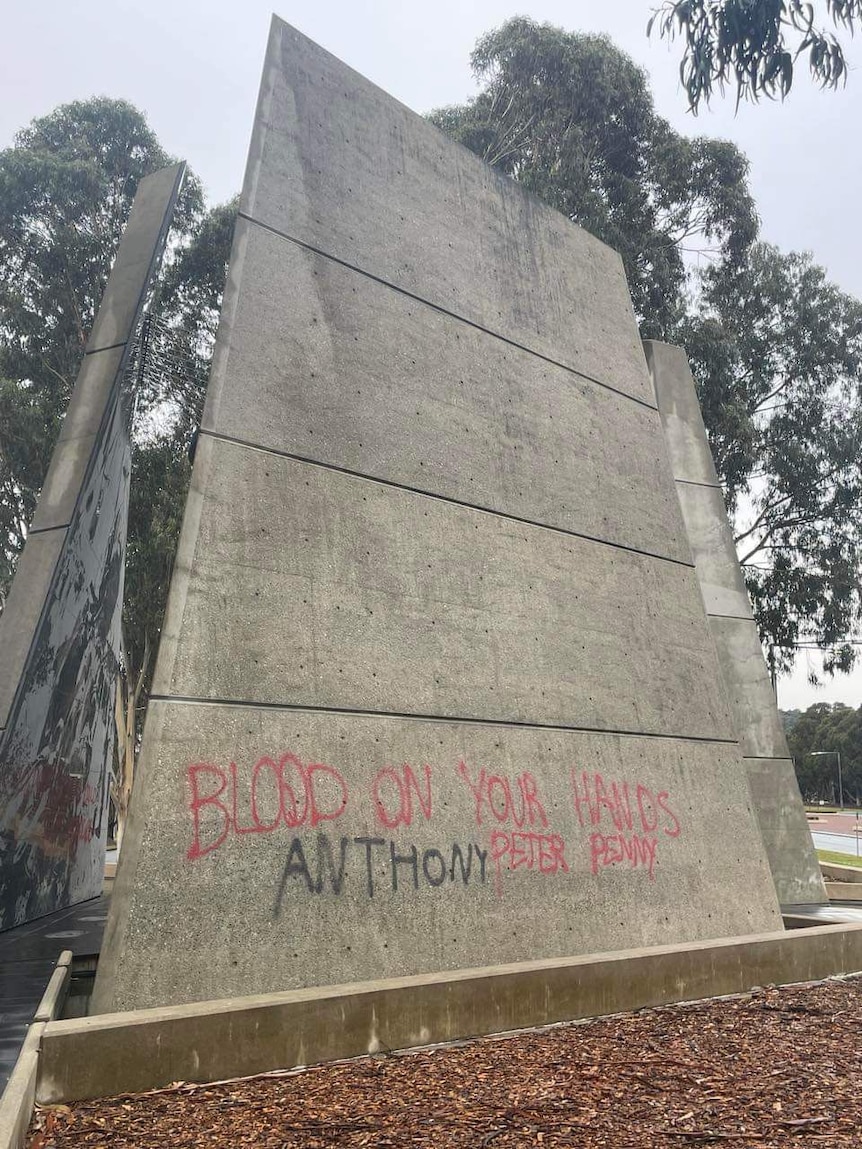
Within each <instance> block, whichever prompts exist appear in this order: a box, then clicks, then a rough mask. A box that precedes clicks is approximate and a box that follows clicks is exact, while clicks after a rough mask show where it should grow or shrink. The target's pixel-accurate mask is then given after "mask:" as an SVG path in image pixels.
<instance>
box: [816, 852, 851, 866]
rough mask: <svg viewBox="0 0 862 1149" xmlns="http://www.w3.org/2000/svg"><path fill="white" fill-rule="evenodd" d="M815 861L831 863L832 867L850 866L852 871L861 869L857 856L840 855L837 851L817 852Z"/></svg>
mask: <svg viewBox="0 0 862 1149" xmlns="http://www.w3.org/2000/svg"><path fill="white" fill-rule="evenodd" d="M817 860H818V861H819V862H827V863H828V862H831V863H832V865H833V866H852V867H853V868H854V869H856V870H858V869H862V859H860V856H859V854H842V853H840V852H839V851H838V850H818V851H817Z"/></svg>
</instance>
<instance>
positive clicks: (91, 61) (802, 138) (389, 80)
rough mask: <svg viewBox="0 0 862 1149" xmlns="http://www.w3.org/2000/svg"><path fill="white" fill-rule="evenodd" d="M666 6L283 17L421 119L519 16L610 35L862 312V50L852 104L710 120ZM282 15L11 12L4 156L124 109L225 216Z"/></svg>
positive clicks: (361, 10)
mask: <svg viewBox="0 0 862 1149" xmlns="http://www.w3.org/2000/svg"><path fill="white" fill-rule="evenodd" d="M656 2H657V0H570V2H568V3H566V2H563V0H531V2H529V3H524V2H523V0H522V2H519V3H516V4H515V5H514V6H513V5H512V4H510V3H507V2H505V0H434V2H433V3H426V4H421V3H415V2H414V3H410V2H409V0H314V2H312V0H284V2H283V3H282V4H281V5H280V6H279V7H278V9H277V12H278V15H279V16H281V17H282V18H283V19H285V20H287V21H289V22H290V23H291V24H294V25H295V26H296V27H297V28H299V29H300V31H302V32H304V33H306V35H308V36H311V37H312V38H313V39H314V40H317V41H318V42H319V43H320V44H322V45H323V47H325V48H327V49H328V50H329V51H331V52H333V53H335V55H337V56H339V57H340V58H341V59H342V60H344V61H345V62H346V63H348V64H350V65H351V67H353V68H355V69H357V71H359V72H362V73H363V74H364V75H366V76H368V77H369V78H370V79H371V80H373V81H374V82H375V83H377V84H379V85H380V86H381V87H382V88H384V89H386V91H388V92H390V93H391V94H392V95H393V96H395V97H397V98H398V99H399V100H401V101H403V103H405V104H407V105H408V106H409V107H411V108H414V109H415V110H416V111H417V112H425V111H428V110H429V109H431V108H434V107H438V106H440V105H442V104H450V103H457V102H460V101H462V100H464V99H466V98H467V97H469V96H470V95H471V94H472V93H473V92H474V91H475V85H474V83H473V79H472V76H471V73H470V67H469V54H470V50H471V48H472V47H473V45H474V43H475V41H476V39H477V38H478V37H479V36H480V35H481V34H482V33H483V32H486V31H488V30H489V29H491V28H494V27H497V26H498V25H499V24H500V23H502V22H503V21H504V20H506V19H507V18H508V17H510V16H513V15H518V14H525V15H529V16H532V17H533V18H535V19H537V20H545V21H550V22H552V23H554V24H558V25H561V26H563V27H565V28H567V29H570V30H573V31H589V32H606V33H607V34H608V35H609V36H610V37H611V38H612V39H613V40H614V41H615V43H616V44H617V45H619V46H620V47H621V48H623V49H624V50H625V51H626V52H628V53H629V55H631V56H632V57H633V58H634V59H635V60H636V61H637V62H638V63H639V64H640V65H641V66H642V67H643V68H645V69H646V71H647V72H648V73H649V75H650V77H651V81H652V88H653V93H654V96H655V100H656V104H657V107H658V110H659V111H660V112H661V114H662V115H664V116H665V117H667V119H669V120H670V121H671V123H672V124H673V125H674V126H675V127H676V128H677V129H678V130H680V131H683V132H686V133H688V134H696V133H708V134H710V135H717V136H723V137H725V138H728V139H731V140H733V141H734V142H735V143H736V144H738V145H739V147H741V148H742V150H743V151H744V152H745V153H746V154H747V155H748V157H749V159H750V161H751V186H752V190H753V193H754V196H755V200H756V202H757V206H758V210H759V213H760V217H761V223H762V235H763V237H764V238H765V239H767V240H769V241H770V242H772V243H775V244H778V245H779V246H780V247H782V248H784V249H785V250H808V251H811V252H813V254H814V256H815V258H816V259H817V261H818V262H819V263H821V264H823V265H824V266H825V267H826V268H827V269H828V271H829V273H830V275H831V276H832V278H833V279H834V280H836V282H837V283H839V284H840V285H841V286H842V287H843V288H844V289H845V290H847V291H851V292H853V293H854V294H855V295H858V296H860V297H862V258H860V257H862V231H860V223H859V176H860V170H862V151H861V150H860V147H859V124H860V122H862V116H860V113H862V43H858V44H853V43H852V42H851V43H850V44H849V46H848V53H849V58H850V61H851V67H852V71H851V76H850V80H849V83H848V85H847V88H846V89H844V90H843V91H838V92H820V91H819V90H817V89H816V88H814V87H812V85H811V84H810V83H809V82H808V78H807V75H806V74H805V72H804V71H802V70H800V71H799V73H798V75H797V77H796V81H795V85H794V90H793V92H792V93H791V96H790V98H789V99H788V100H787V101H786V102H785V103H784V104H783V105H778V104H769V103H768V102H764V103H762V104H760V105H758V106H756V107H750V106H744V107H742V108H740V110H739V112H738V114H736V115H735V114H734V102H733V99H732V98H726V99H725V100H724V101H721V100H716V101H715V102H714V106H713V108H712V109H711V110H709V111H706V112H702V113H701V114H700V115H699V116H698V117H697V119H694V118H693V117H692V116H691V115H689V114H688V113H687V112H686V110H685V108H686V104H685V98H684V95H683V93H682V92H681V90H680V88H679V84H678V80H677V68H678V64H679V55H678V52H679V49H678V46H671V47H670V48H669V47H668V46H667V45H666V44H665V43H664V42H661V41H658V40H657V39H653V40H652V41H649V40H647V38H646V23H647V20H648V19H649V16H650V13H651V10H652V8H653V6H654V4H655V3H656ZM820 6H821V7H822V6H823V5H820ZM272 10H273V9H272V0H241V2H240V0H234V2H233V3H226V2H225V0H206V2H204V0H172V2H169V0H26V2H22V0H14V2H12V0H7V2H6V3H5V4H3V70H2V78H0V96H2V98H0V147H4V146H6V145H8V144H10V143H12V140H13V136H14V134H15V132H16V131H17V130H18V129H19V128H21V127H23V126H25V125H26V124H27V123H28V122H29V121H30V120H31V119H32V118H33V117H34V116H39V115H43V114H45V113H46V112H49V111H50V110H51V109H52V108H54V107H56V105H57V104H60V103H65V102H67V101H69V100H73V99H84V98H86V97H88V96H93V95H107V96H114V97H123V98H125V99H127V100H130V101H131V102H132V103H133V104H135V105H136V106H137V107H139V108H140V109H141V110H142V111H144V112H145V113H146V115H147V118H148V119H149V122H150V125H151V126H152V128H153V129H154V131H155V132H156V134H157V135H158V137H159V138H160V140H161V141H162V144H163V145H164V147H165V148H166V149H167V150H168V151H169V152H171V153H172V154H173V155H175V156H177V157H178V158H182V159H186V160H188V162H189V163H190V165H191V167H192V168H193V169H194V171H195V172H197V174H198V175H199V176H200V178H201V179H202V180H203V183H204V186H205V188H206V191H207V194H208V196H209V198H210V200H211V201H213V202H215V201H222V200H225V199H228V198H229V197H230V196H231V195H233V193H234V192H236V191H238V190H239V187H240V185H241V183H242V177H243V170H244V167H245V156H246V150H247V147H248V140H249V135H250V132H251V123H252V117H253V114H254V108H255V102H256V99H257V88H258V83H259V80H260V71H261V65H262V62H263V52H264V47H265V44H266V38H267V33H268V29H269V20H270V14H271V12H272ZM813 701H842V702H846V703H848V704H849V705H853V706H858V705H859V704H860V703H862V672H859V673H857V674H855V675H853V676H852V677H851V678H849V679H848V678H839V679H836V680H834V681H833V682H831V683H830V684H828V685H827V686H826V687H825V688H824V689H823V690H820V691H816V692H815V691H813V690H812V689H811V688H809V687H808V686H807V684H806V673H805V668H804V667H800V670H799V672H798V673H794V675H793V676H791V677H790V678H788V679H786V680H783V681H782V682H781V683H780V684H779V702H780V704H781V705H782V706H783V707H785V708H790V707H793V706H801V707H804V706H807V705H809V704H810V703H811V702H813Z"/></svg>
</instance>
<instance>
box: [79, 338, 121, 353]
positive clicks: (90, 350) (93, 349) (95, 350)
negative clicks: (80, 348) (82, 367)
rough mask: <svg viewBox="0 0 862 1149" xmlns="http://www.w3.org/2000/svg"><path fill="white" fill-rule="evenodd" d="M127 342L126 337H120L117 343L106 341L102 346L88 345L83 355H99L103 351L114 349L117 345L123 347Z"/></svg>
mask: <svg viewBox="0 0 862 1149" xmlns="http://www.w3.org/2000/svg"><path fill="white" fill-rule="evenodd" d="M127 343H128V339H121V340H120V342H119V343H107V344H105V346H104V347H88V348H87V350H86V351H85V352H84V356H85V357H86V356H87V355H101V354H102V353H103V352H105V351H116V350H117V348H118V347H125V346H126V344H127Z"/></svg>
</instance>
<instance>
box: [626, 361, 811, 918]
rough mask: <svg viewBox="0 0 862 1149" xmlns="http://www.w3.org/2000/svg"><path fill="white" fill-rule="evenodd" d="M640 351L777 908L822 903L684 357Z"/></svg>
mask: <svg viewBox="0 0 862 1149" xmlns="http://www.w3.org/2000/svg"><path fill="white" fill-rule="evenodd" d="M644 351H645V354H646V358H647V363H648V365H649V369H650V374H651V375H652V380H653V385H654V387H655V391H656V398H657V401H658V406H659V410H660V412H661V418H662V423H663V426H664V433H665V439H666V441H667V445H668V454H669V456H670V460H671V466H672V468H673V473H674V477H675V479H676V486H677V494H678V495H679V501H680V506H681V508H682V515H683V520H684V522H685V527H686V531H687V533H688V539H689V543H690V544H691V550H692V554H693V556H694V560H695V565H696V570H697V577H698V580H699V582H700V589H701V593H702V595H703V601H704V605H705V607H706V613H707V616H708V618H709V626H710V629H711V631H712V637H713V641H714V642H715V646H716V650H717V653H718V659H719V664H720V666H721V673H722V678H723V679H724V683H725V686H726V689H727V694H728V698H729V701H730V706H731V711H732V714H733V722H734V726H735V729H736V732H737V736H738V738H739V743H740V747H741V750H742V754H743V758H744V760H745V764H746V768H747V773H748V781H749V785H750V787H751V794H752V798H753V801H754V807H755V810H756V811H757V818H758V822H759V824H760V832H761V834H762V836H763V841H764V844H765V846H766V852H767V855H768V857H769V864H770V868H771V870H772V876H773V879H774V881H775V888H776V892H777V894H778V898H779V901H780V902H781V904H782V905H801V904H804V903H809V902H814V903H818V902H822V901H824V900H825V898H826V891H825V889H824V887H823V879H822V877H821V874H820V867H819V865H818V863H817V855H816V853H815V850H814V845H813V843H812V841H811V834H810V831H809V828H808V824H807V822H806V819H805V809H804V807H803V805H802V798H801V796H800V793H799V786H798V784H797V781H796V772H795V771H794V769H793V762H792V760H791V758H790V751H789V750H788V747H787V740H786V738H785V737H784V729H783V726H782V724H781V718H780V717H779V714H778V707H777V705H776V701H775V694H774V692H773V689H772V684H771V683H770V681H769V676H768V674H767V670H766V665H765V663H764V660H763V652H762V650H761V646H760V638H759V636H758V633H757V626H756V624H755V622H754V617H753V615H752V612H751V604H750V602H749V599H748V593H747V591H746V589H745V580H744V579H743V576H742V571H741V569H740V566H739V561H738V559H737V554H736V546H735V544H734V541H733V534H732V531H731V529H730V523H729V521H728V518H727V512H726V510H725V506H724V497H723V494H722V490H721V487H720V485H719V483H718V478H717V475H716V473H715V466H714V464H713V461H712V454H711V452H710V449H709V442H708V440H707V437H706V429H705V427H704V424H703V417H702V415H701V411H700V404H699V403H698V400H697V393H696V391H695V386H694V380H693V379H692V375H691V371H690V369H689V365H688V358H687V356H686V354H685V351H684V349H683V348H681V347H672V346H670V345H669V344H666V343H657V342H654V341H652V340H648V341H646V342H645V343H644Z"/></svg>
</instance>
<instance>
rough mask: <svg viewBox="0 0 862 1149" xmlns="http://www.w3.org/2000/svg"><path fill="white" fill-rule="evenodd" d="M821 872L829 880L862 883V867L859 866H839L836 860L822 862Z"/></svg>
mask: <svg viewBox="0 0 862 1149" xmlns="http://www.w3.org/2000/svg"><path fill="white" fill-rule="evenodd" d="M820 872H821V873H822V874H823V877H824V878H825V879H826V881H827V882H830V881H831V882H856V883H862V868H860V867H858V866H839V865H837V864H836V863H835V862H821V863H820Z"/></svg>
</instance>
